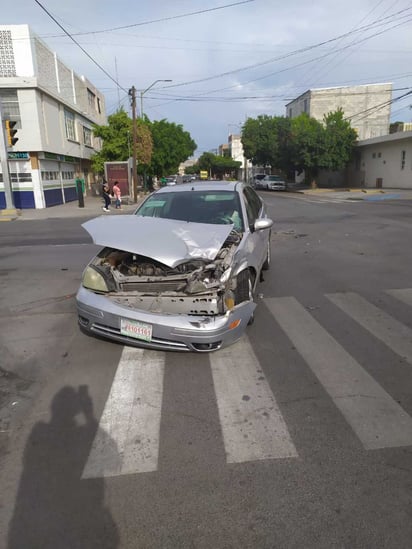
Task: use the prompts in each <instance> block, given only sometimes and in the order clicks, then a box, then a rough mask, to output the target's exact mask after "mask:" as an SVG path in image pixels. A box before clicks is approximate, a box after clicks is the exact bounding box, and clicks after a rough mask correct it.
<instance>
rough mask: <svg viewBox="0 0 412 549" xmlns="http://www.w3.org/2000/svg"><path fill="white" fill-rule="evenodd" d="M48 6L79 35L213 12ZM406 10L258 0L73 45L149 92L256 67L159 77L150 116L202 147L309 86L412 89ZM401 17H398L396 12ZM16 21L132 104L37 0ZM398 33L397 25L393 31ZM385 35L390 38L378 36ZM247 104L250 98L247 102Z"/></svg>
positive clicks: (182, 78)
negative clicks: (182, 129)
mask: <svg viewBox="0 0 412 549" xmlns="http://www.w3.org/2000/svg"><path fill="white" fill-rule="evenodd" d="M225 3H230V2H225V0H219V1H218V0H212V2H211V3H208V5H207V7H208V8H211V7H214V6H221V5H223V4H225ZM44 5H45V7H46V8H47V9H48V10H49V11H50V12H51V13H52V14H53V16H54V17H56V19H57V20H58V21H59V22H60V23H61V24H62V25H63V26H64V27H65V28H66V29H67V30H68V31H69V32H72V33H74V32H82V31H92V30H100V29H108V28H113V27H118V26H121V25H129V24H132V23H138V22H142V21H148V20H153V19H159V18H163V17H173V16H175V15H178V14H182V13H187V12H193V11H196V10H202V9H205V4H204V2H202V1H201V0H176V1H174V2H170V1H163V0H158V1H153V2H146V3H139V4H138V8H137V4H136V3H135V2H133V1H132V0H118V1H116V2H115V3H114V2H111V1H109V0H105V1H99V2H97V1H94V0H93V1H88V2H84V1H81V2H80V0H73V1H71V2H70V3H61V2H58V1H57V0H48V1H47V2H46V0H45V4H44ZM405 9H408V6H407V5H406V4H405V3H404V2H399V1H398V2H395V3H394V2H393V0H383V1H382V2H379V3H376V2H371V1H369V0H358V1H355V0H347V1H346V2H345V4H344V5H342V3H335V2H330V1H327V0H318V1H317V2H316V3H315V4H314V3H308V2H306V1H304V0H295V1H294V2H293V3H282V2H279V1H277V0H276V1H275V0H255V1H254V2H250V3H248V4H243V5H240V6H234V7H231V8H227V9H222V10H218V11H215V12H209V13H205V14H201V15H196V16H191V17H186V18H181V19H172V20H169V21H164V22H160V23H156V24H152V25H144V26H139V27H134V28H130V29H127V30H124V31H116V32H105V33H101V34H87V35H82V36H78V37H76V39H77V40H78V41H79V42H80V43H81V44H82V46H83V47H84V48H85V49H86V50H87V51H88V52H89V54H90V55H92V56H93V57H94V58H95V59H96V60H97V61H98V63H100V64H101V65H102V66H104V68H105V69H106V70H107V71H108V72H109V73H110V74H112V75H113V77H114V78H117V79H118V81H119V83H120V84H121V86H122V87H124V88H125V89H128V88H129V87H130V86H132V85H135V86H136V88H137V89H145V88H147V87H148V86H150V84H151V83H152V82H154V81H155V80H158V79H172V80H173V83H172V84H173V86H175V85H176V84H181V83H184V82H191V81H194V80H200V79H205V78H207V77H211V76H215V75H219V74H222V73H224V72H231V71H233V70H235V69H240V68H242V67H247V66H253V65H256V66H255V67H251V68H248V69H247V70H243V71H238V72H235V73H232V74H229V75H227V76H221V77H217V78H214V79H211V80H205V81H203V82H196V83H193V84H190V85H184V86H179V87H170V88H166V84H164V83H161V82H159V83H158V84H157V85H156V86H155V87H154V88H152V89H151V90H150V91H149V92H148V93H147V94H146V95H145V97H144V110H145V112H146V113H147V114H148V116H149V117H151V118H153V119H158V118H167V119H169V120H170V121H173V122H177V123H179V124H183V126H184V127H185V129H187V130H188V131H189V132H190V133H191V135H192V137H193V138H194V139H195V141H196V142H197V143H198V145H199V149H203V150H208V149H215V148H217V147H218V146H219V144H220V143H224V142H226V140H227V134H228V133H229V128H230V125H232V126H233V125H235V124H239V123H242V122H243V121H244V120H245V118H246V117H247V116H257V115H258V114H263V113H267V114H272V115H273V114H281V115H283V114H284V113H285V104H286V102H287V101H288V100H290V99H292V98H293V97H296V96H297V95H299V94H300V93H302V92H304V91H305V90H306V89H308V88H311V87H323V86H338V85H346V84H356V83H359V84H365V83H368V82H378V81H381V82H382V81H390V82H393V84H394V88H395V89H396V88H398V87H399V88H400V87H408V86H409V87H411V88H412V71H411V70H410V69H409V68H408V66H409V63H408V56H407V54H408V53H409V54H410V45H411V39H410V36H411V28H410V27H411V22H412V8H409V11H403V12H401V10H405ZM396 12H401V13H398V14H397V15H394V14H395V13H396ZM383 18H387V19H383ZM379 19H381V20H382V19H383V20H382V21H381V22H380V23H376V24H375V25H376V26H375V28H370V30H368V29H364V30H363V31H362V32H358V33H355V34H353V35H350V36H348V37H346V38H342V39H340V40H338V41H335V42H331V43H329V44H325V45H324V46H322V47H319V48H314V49H312V50H310V51H307V52H301V53H297V54H295V55H292V56H290V57H286V58H284V59H279V60H277V61H275V60H274V61H272V62H270V63H267V64H264V65H261V63H263V62H264V61H267V60H269V59H272V58H275V57H280V56H282V55H285V54H287V53H289V52H293V51H295V50H299V49H303V48H306V47H308V46H310V45H313V44H316V43H319V42H324V41H327V40H330V39H332V38H333V37H335V36H338V35H341V34H344V33H348V32H351V31H354V30H356V29H357V28H359V27H361V26H363V27H365V26H366V25H368V24H371V23H372V22H373V21H376V20H379ZM18 23H27V24H29V25H30V26H31V27H32V29H33V31H34V32H35V33H37V34H39V35H40V36H42V37H43V40H44V41H45V42H46V43H47V44H48V45H49V47H51V48H52V49H54V50H55V51H56V52H57V54H58V55H59V57H60V58H62V59H63V61H64V62H65V63H66V64H67V65H68V66H70V67H72V68H73V69H74V70H75V72H77V73H79V74H84V75H85V76H86V77H87V78H88V79H89V80H91V81H92V82H93V83H94V84H95V85H96V86H97V87H99V88H100V89H102V91H104V93H105V95H106V103H107V106H108V107H109V109H115V108H116V107H117V105H118V97H119V95H120V99H121V100H123V104H125V105H126V106H127V105H128V102H127V99H125V93H124V92H123V91H121V92H120V93H119V91H118V90H117V89H116V86H115V85H114V83H113V82H112V81H111V80H110V79H108V78H107V77H106V76H105V75H104V73H102V72H101V71H100V70H99V69H98V67H97V66H95V65H94V64H93V63H92V62H91V61H90V60H89V59H88V58H87V57H86V56H85V55H84V53H82V52H81V50H80V49H79V48H78V47H77V46H76V45H75V44H74V43H73V42H71V41H70V39H69V38H67V37H62V36H60V37H59V36H58V35H61V34H62V33H61V30H60V29H59V28H58V26H57V25H56V24H55V23H54V22H53V21H52V20H51V19H50V18H49V17H48V16H47V15H46V14H45V13H44V11H42V10H41V9H40V8H39V7H38V6H37V5H36V4H35V3H34V2H32V0H21V2H20V9H19V12H18V13H16V14H13V16H11V15H10V14H9V15H8V16H4V17H3V24H18ZM378 25H379V26H378ZM395 25H398V26H397V27H396V28H395ZM390 27H394V28H393V29H392V30H388V29H390ZM382 31H386V32H385V33H384V34H380V35H377V36H375V37H372V35H373V34H374V33H375V34H376V33H378V32H382ZM369 36H370V38H368V37H369ZM366 38H368V40H365V41H364V42H362V43H357V42H359V41H360V40H364V39H366ZM388 45H389V46H388ZM408 74H409V76H408ZM214 90H218V91H214ZM401 93H402V92H401V91H400V92H399V93H397V92H396V91H395V92H394V94H395V95H396V94H398V95H400V94H401ZM240 97H242V98H245V99H242V100H239V98H240ZM403 105H404V108H403V110H401V112H399V109H400V108H402V104H396V109H397V113H396V118H397V119H399V118H402V117H403V118H404V119H405V120H407V121H410V120H411V116H412V111H411V110H409V109H408V106H409V103H408V102H407V101H405V102H404V104H403ZM232 132H233V127H232Z"/></svg>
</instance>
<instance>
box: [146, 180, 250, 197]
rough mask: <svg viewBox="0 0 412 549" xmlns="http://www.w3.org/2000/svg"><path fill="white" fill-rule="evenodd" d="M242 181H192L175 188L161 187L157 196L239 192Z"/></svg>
mask: <svg viewBox="0 0 412 549" xmlns="http://www.w3.org/2000/svg"><path fill="white" fill-rule="evenodd" d="M242 185H243V183H242V181H206V180H202V181H191V182H189V183H180V184H179V185H175V186H173V187H161V188H160V189H159V190H158V191H156V194H158V193H159V194H162V193H175V192H183V191H238V190H239V189H238V188H239V187H240V186H242Z"/></svg>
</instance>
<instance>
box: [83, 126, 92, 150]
mask: <svg viewBox="0 0 412 549" xmlns="http://www.w3.org/2000/svg"><path fill="white" fill-rule="evenodd" d="M83 142H84V144H85V145H86V146H87V147H92V146H93V143H92V130H91V129H90V128H86V126H83Z"/></svg>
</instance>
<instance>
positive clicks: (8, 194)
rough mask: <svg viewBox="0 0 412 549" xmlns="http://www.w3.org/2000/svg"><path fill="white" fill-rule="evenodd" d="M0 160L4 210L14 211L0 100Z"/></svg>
mask: <svg viewBox="0 0 412 549" xmlns="http://www.w3.org/2000/svg"><path fill="white" fill-rule="evenodd" d="M0 159H1V169H2V172H3V185H4V196H5V198H6V209H7V210H14V198H13V191H12V188H11V182H10V172H9V160H8V154H7V147H6V136H5V126H4V121H3V105H2V103H1V100H0Z"/></svg>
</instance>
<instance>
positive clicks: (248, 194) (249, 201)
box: [243, 187, 262, 225]
mask: <svg viewBox="0 0 412 549" xmlns="http://www.w3.org/2000/svg"><path fill="white" fill-rule="evenodd" d="M243 196H244V199H245V205H246V213H247V219H248V223H249V225H253V224H254V222H255V221H256V219H257V218H258V217H259V212H260V209H261V207H262V202H261V200H260V198H259V196H258V195H257V194H256V193H255V191H254V190H253V189H252V188H250V187H246V188H245V189H244V190H243Z"/></svg>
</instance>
